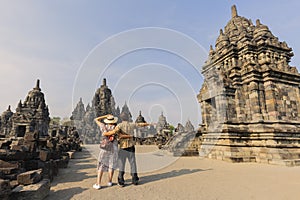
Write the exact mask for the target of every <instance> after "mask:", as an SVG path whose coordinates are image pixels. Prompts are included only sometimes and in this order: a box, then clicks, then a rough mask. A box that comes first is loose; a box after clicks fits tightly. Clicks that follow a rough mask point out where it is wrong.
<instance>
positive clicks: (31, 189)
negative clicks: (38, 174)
mask: <svg viewBox="0 0 300 200" xmlns="http://www.w3.org/2000/svg"><path fill="white" fill-rule="evenodd" d="M49 192H50V181H49V180H48V179H43V180H41V181H40V182H38V183H35V184H31V185H26V186H23V185H19V186H17V187H16V188H14V189H13V190H12V193H11V196H10V198H11V199H18V200H27V199H30V200H41V199H44V198H45V197H46V196H47V195H48V194H49Z"/></svg>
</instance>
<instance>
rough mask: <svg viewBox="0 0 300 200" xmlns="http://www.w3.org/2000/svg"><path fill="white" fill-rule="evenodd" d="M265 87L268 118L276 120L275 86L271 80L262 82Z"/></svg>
mask: <svg viewBox="0 0 300 200" xmlns="http://www.w3.org/2000/svg"><path fill="white" fill-rule="evenodd" d="M264 87H265V98H266V107H267V112H268V116H269V120H271V121H272V120H273V121H276V120H278V113H277V102H276V95H275V90H274V89H275V86H274V85H273V83H272V81H266V82H265V83H264Z"/></svg>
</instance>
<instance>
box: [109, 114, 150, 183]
mask: <svg viewBox="0 0 300 200" xmlns="http://www.w3.org/2000/svg"><path fill="white" fill-rule="evenodd" d="M120 118H121V120H122V122H121V123H120V124H118V125H117V127H116V128H115V129H114V130H113V131H111V134H116V133H118V134H119V135H120V137H119V154H118V165H119V176H118V184H119V185H120V186H122V187H123V186H124V185H125V180H124V174H125V163H126V159H128V161H129V164H130V172H131V176H132V183H133V184H134V185H137V184H138V182H139V177H138V174H137V167H136V159H135V146H134V145H135V142H134V138H133V134H134V129H136V128H138V126H148V125H149V124H148V123H133V122H129V119H128V116H127V115H126V114H123V113H121V115H120ZM122 134H124V136H122ZM127 134H128V135H130V136H126V135H127Z"/></svg>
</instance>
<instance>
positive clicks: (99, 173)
mask: <svg viewBox="0 0 300 200" xmlns="http://www.w3.org/2000/svg"><path fill="white" fill-rule="evenodd" d="M102 175H103V171H102V170H99V171H98V176H97V184H98V185H101V180H102Z"/></svg>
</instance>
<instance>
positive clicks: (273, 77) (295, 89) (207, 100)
mask: <svg viewBox="0 0 300 200" xmlns="http://www.w3.org/2000/svg"><path fill="white" fill-rule="evenodd" d="M292 56H293V52H292V49H291V48H290V47H289V46H288V45H287V44H286V43H285V42H281V41H279V39H278V38H277V37H275V36H274V35H273V34H272V32H271V31H270V30H269V28H268V27H267V26H266V25H263V24H262V23H261V22H260V21H259V20H256V24H255V25H254V24H253V23H252V22H251V20H249V19H246V18H245V17H241V16H239V15H238V14H237V10H236V7H235V6H233V7H232V17H231V19H230V20H229V22H228V23H227V25H226V26H225V28H224V31H223V30H222V29H221V30H220V34H219V37H218V38H217V40H216V44H215V48H212V46H211V47H210V51H209V58H208V60H207V61H206V63H205V65H204V66H203V68H202V74H203V75H204V78H205V80H204V83H203V85H202V88H201V90H200V94H199V95H198V100H199V102H200V104H201V110H202V126H201V131H202V134H203V138H202V139H203V142H202V146H201V152H200V154H203V155H204V156H207V157H209V158H214V159H221V160H227V161H231V162H261V163H273V164H284V165H288V166H293V165H299V164H300V162H299V161H300V115H299V114H300V91H299V85H300V74H299V73H298V71H297V69H296V67H291V66H290V65H289V62H290V60H291V58H292Z"/></svg>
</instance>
